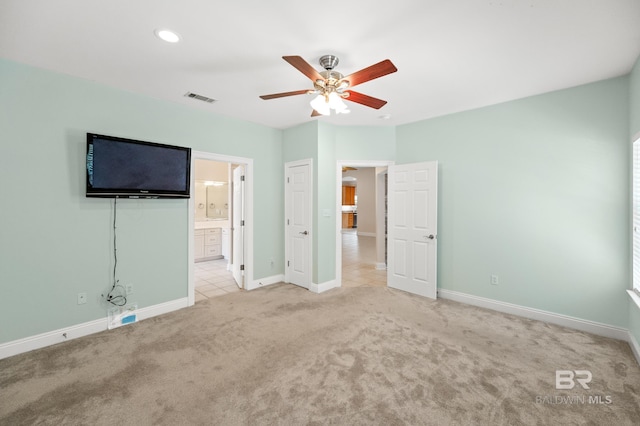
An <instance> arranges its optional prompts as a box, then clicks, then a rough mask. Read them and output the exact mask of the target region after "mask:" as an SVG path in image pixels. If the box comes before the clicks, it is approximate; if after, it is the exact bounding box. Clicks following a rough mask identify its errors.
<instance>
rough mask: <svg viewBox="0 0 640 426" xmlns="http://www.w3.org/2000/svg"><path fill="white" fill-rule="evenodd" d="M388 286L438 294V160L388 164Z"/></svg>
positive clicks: (435, 295)
mask: <svg viewBox="0 0 640 426" xmlns="http://www.w3.org/2000/svg"><path fill="white" fill-rule="evenodd" d="M388 214H389V218H388V219H389V222H388V234H389V235H388V237H389V239H388V247H387V250H388V268H387V285H388V286H389V287H393V288H397V289H399V290H404V291H407V292H410V293H414V294H418V295H420V296H425V297H430V298H432V299H435V298H436V297H437V282H436V278H437V274H436V264H437V263H436V260H437V259H436V257H437V245H438V238H437V236H438V234H437V230H438V217H437V216H438V162H437V161H431V162H425V163H413V164H403V165H399V166H390V167H389V206H388Z"/></svg>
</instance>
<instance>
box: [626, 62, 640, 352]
mask: <svg viewBox="0 0 640 426" xmlns="http://www.w3.org/2000/svg"><path fill="white" fill-rule="evenodd" d="M629 117H630V119H629V141H631V142H633V141H632V138H633V137H634V136H637V135H638V134H640V58H639V59H638V60H637V61H636V64H635V66H634V67H633V70H632V71H631V74H630V76H629ZM631 146H632V145H631V144H630V147H629V158H631V152H632V148H631ZM629 163H631V160H629ZM630 167H631V166H630ZM629 181H631V176H630V175H629ZM631 287H632V284H629V288H631ZM628 304H629V332H630V333H631V334H633V336H634V337H635V339H636V341H637V342H639V343H640V308H638V306H637V305H636V304H635V303H634V302H633V301H632V300H631V299H629V302H628Z"/></svg>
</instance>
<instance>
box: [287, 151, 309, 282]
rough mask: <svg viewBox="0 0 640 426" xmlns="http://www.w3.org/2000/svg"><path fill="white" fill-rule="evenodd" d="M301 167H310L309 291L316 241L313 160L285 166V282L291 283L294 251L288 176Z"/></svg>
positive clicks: (290, 162)
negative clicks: (290, 268)
mask: <svg viewBox="0 0 640 426" xmlns="http://www.w3.org/2000/svg"><path fill="white" fill-rule="evenodd" d="M299 166H309V182H308V188H307V189H308V190H309V206H308V207H309V209H308V212H309V213H308V217H307V223H309V226H310V229H309V232H310V233H311V235H310V237H311V238H307V239H306V241H307V244H308V245H309V246H308V247H307V248H308V250H309V267H308V268H307V269H308V271H307V274H308V280H307V281H308V283H309V284H308V287H307V289H309V288H310V287H311V285H312V283H313V265H314V261H313V241H314V239H315V232H314V223H313V173H314V172H313V158H306V159H304V160H297V161H289V162H288V163H285V164H284V182H283V185H284V257H285V259H284V262H285V264H284V282H286V283H289V282H290V274H289V268H288V267H287V261H288V259H289V258H290V256H289V251H290V250H291V249H292V248H291V245H290V244H289V240H290V238H289V237H290V235H289V233H290V230H289V226H287V209H288V207H289V202H291V200H290V197H289V191H288V190H287V176H288V172H289V169H290V168H292V167H299Z"/></svg>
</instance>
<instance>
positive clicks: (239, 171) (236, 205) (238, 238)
mask: <svg viewBox="0 0 640 426" xmlns="http://www.w3.org/2000/svg"><path fill="white" fill-rule="evenodd" d="M243 194H244V166H238V167H236V168H235V169H234V170H233V199H232V203H233V204H232V208H233V216H232V219H231V220H232V222H231V232H232V250H233V252H232V255H231V262H232V266H231V272H232V273H233V279H234V280H235V281H236V283H237V284H238V287H240V288H243V281H242V278H243V276H244V256H243V253H244V202H243Z"/></svg>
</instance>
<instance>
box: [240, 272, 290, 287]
mask: <svg viewBox="0 0 640 426" xmlns="http://www.w3.org/2000/svg"><path fill="white" fill-rule="evenodd" d="M281 282H284V274H279V275H272V276H270V277H266V278H260V279H259V280H254V281H253V282H251V283H247V286H246V290H255V289H256V288H260V287H264V286H268V285H271V284H277V283H281Z"/></svg>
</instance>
